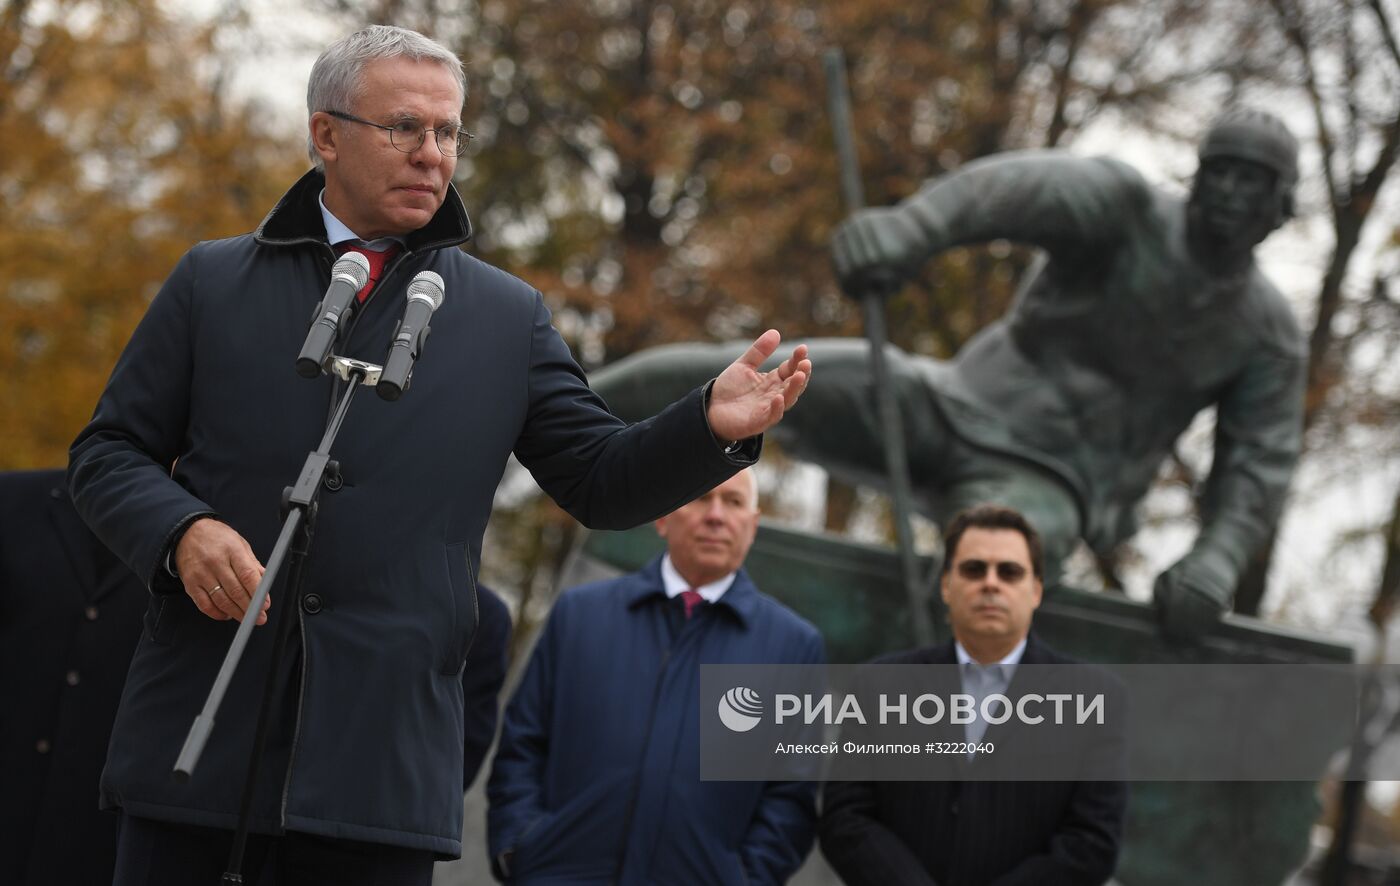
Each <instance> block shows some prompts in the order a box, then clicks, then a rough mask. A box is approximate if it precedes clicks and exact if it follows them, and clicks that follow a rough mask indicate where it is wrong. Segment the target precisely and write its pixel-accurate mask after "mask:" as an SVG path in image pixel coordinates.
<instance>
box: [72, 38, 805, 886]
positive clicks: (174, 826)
mask: <svg viewBox="0 0 1400 886" xmlns="http://www.w3.org/2000/svg"><path fill="white" fill-rule="evenodd" d="M464 99H465V80H464V75H463V71H462V65H461V62H460V60H459V59H458V58H457V57H456V56H455V55H454V54H453V53H452V52H451V51H449V50H447V49H446V48H445V47H443V46H441V45H440V44H438V43H436V42H434V41H432V40H429V39H428V38H426V37H424V36H423V35H421V34H417V33H414V32H412V31H406V30H404V29H401V28H394V27H385V26H375V27H370V28H366V29H364V30H363V31H360V32H358V33H356V34H352V35H350V36H349V37H346V38H344V39H343V40H340V41H337V42H336V43H335V44H333V45H332V46H331V47H329V48H328V49H327V50H326V51H325V52H324V53H322V55H321V57H320V58H318V59H317V61H316V63H315V65H314V66H313V68H312V72H311V78H310V85H309V88H308V90H307V112H308V130H309V135H308V147H309V151H310V155H311V158H312V160H313V162H314V163H315V166H316V168H315V169H312V170H311V171H309V172H308V173H306V175H304V176H303V177H302V178H301V179H300V180H299V181H298V182H297V183H296V184H294V185H293V186H292V188H291V190H290V191H288V193H287V194H286V196H284V197H283V198H282V200H281V202H280V203H279V204H278V205H277V206H276V207H275V208H274V209H273V210H272V212H271V213H270V214H269V215H268V216H267V218H266V219H265V220H264V221H263V222H262V224H261V225H259V226H258V228H257V230H256V231H255V232H254V233H252V234H247V235H244V236H241V237H234V238H230V239H227V240H220V241H214V242H208V243H201V244H199V245H197V246H195V247H194V248H193V249H191V250H190V251H189V252H188V253H187V254H186V255H185V257H184V258H183V259H182V260H181V262H180V264H179V265H178V267H177V268H176V270H175V271H174V273H173V274H172V275H171V276H170V277H169V278H168V279H167V281H166V283H165V285H164V286H163V287H162V289H161V291H160V293H159V294H158V295H157V296H156V298H155V300H154V302H153V303H152V304H151V307H150V309H149V310H148V312H147V314H146V316H145V318H144V319H143V320H142V322H141V324H140V326H139V327H138V328H137V330H136V332H135V333H134V334H133V336H132V338H131V341H130V343H129V344H128V345H127V348H126V350H125V352H124V353H123V354H122V357H121V359H120V360H119V361H118V364H117V366H116V368H115V370H114V372H113V374H112V377H111V380H110V381H109V383H108V386H107V389H106V390H105V391H104V393H103V395H102V398H101V400H100V402H99V403H98V406H97V409H96V412H95V414H94V416H93V419H92V422H91V423H90V424H89V425H88V427H87V428H86V429H84V430H83V432H82V433H81V434H80V435H79V437H78V439H77V440H76V441H75V443H74V444H73V448H72V452H71V459H70V468H69V482H70V485H71V487H72V490H73V494H74V496H73V497H74V503H75V504H76V505H77V507H78V510H79V512H80V513H81V514H82V516H83V517H84V519H85V520H86V521H87V523H88V524H89V525H90V526H91V527H92V528H93V530H94V531H95V532H96V533H97V535H98V536H99V538H100V539H101V540H102V541H103V543H105V544H106V545H107V546H108V547H109V548H111V549H112V550H113V551H114V552H115V553H116V554H117V555H118V556H119V557H120V558H121V559H122V560H123V561H124V562H125V563H126V564H127V565H128V566H129V567H130V568H131V569H132V570H133V571H134V572H135V573H136V574H137V576H138V577H140V579H141V580H142V581H143V582H144V583H145V584H146V585H147V586H148V587H149V589H150V590H151V592H152V594H151V598H150V603H149V607H148V610H147V613H146V618H145V628H146V630H145V634H144V636H143V637H142V640H141V643H140V646H139V648H138V650H137V653H136V656H135V658H134V660H133V662H132V667H131V671H130V675H129V677H128V680H127V682H126V688H125V692H124V695H123V697H122V703H121V708H120V710H119V712H118V714H117V719H116V724H115V727H114V729H113V738H112V742H111V745H110V748H109V752H108V756H107V766H106V770H105V771H104V774H103V779H102V798H101V799H102V804H103V805H104V806H105V807H109V808H110V807H120V808H121V810H122V814H123V818H122V825H121V836H120V845H119V849H118V861H117V873H116V879H115V882H116V883H117V884H120V886H130V884H146V883H213V882H218V881H219V880H220V879H221V878H220V875H221V873H222V872H223V871H224V870H225V869H226V859H228V857H229V847H230V836H231V831H232V829H233V828H234V827H235V823H236V822H237V821H238V820H239V810H240V796H241V793H242V786H243V782H244V778H245V772H246V771H247V767H248V763H249V750H250V748H251V747H252V746H253V742H254V734H255V728H256V725H255V724H256V723H257V721H258V711H259V709H260V706H261V704H262V699H263V695H264V693H263V686H264V685H265V680H268V677H267V676H266V675H267V674H268V671H269V662H270V660H271V657H272V656H271V649H272V645H273V637H272V634H273V632H272V631H268V630H262V629H259V630H255V631H253V632H252V635H251V639H250V640H249V642H248V644H247V647H246V653H245V654H244V656H243V658H242V661H241V665H240V669H239V671H238V672H237V673H236V674H235V675H234V679H233V681H232V682H231V683H230V684H229V686H228V691H227V695H226V696H225V697H224V698H223V702H222V707H221V708H220V710H219V717H218V721H217V723H216V724H215V725H214V726H213V728H212V732H211V733H210V737H209V741H208V744H207V745H206V746H205V748H204V752H203V756H202V757H201V759H200V763H199V766H198V768H197V769H196V770H195V771H194V773H193V774H192V776H191V777H190V779H189V781H188V783H184V784H180V783H177V782H176V781H175V780H174V779H173V778H172V777H171V767H172V764H173V762H174V761H175V759H176V756H177V754H178V753H179V750H180V747H181V742H182V741H183V737H184V735H185V734H186V732H187V730H188V729H189V726H190V724H191V722H193V720H194V717H195V715H196V714H197V713H198V712H199V710H200V707H201V705H202V703H203V700H204V698H205V697H206V695H207V694H208V692H209V689H210V685H211V683H212V682H213V679H214V676H215V673H216V671H217V669H218V666H219V662H220V661H221V659H222V658H223V656H224V653H225V651H226V650H227V649H228V648H229V645H230V642H231V640H232V638H233V636H234V629H235V627H236V625H235V622H237V621H238V620H239V619H241V618H242V617H243V615H244V612H245V611H246V610H247V609H248V608H249V605H250V603H251V596H252V594H253V593H254V591H255V590H256V588H257V585H258V583H259V580H260V579H261V577H262V574H263V571H264V566H263V564H264V562H265V561H266V558H267V557H268V554H269V553H270V551H271V550H272V548H273V543H274V541H275V539H276V536H277V534H278V531H279V528H280V527H281V521H280V519H279V517H278V502H279V501H280V500H281V494H282V489H283V487H284V486H286V485H288V484H290V483H293V482H294V481H296V479H297V477H298V475H299V473H300V466H301V465H302V463H303V461H304V459H305V458H306V456H307V453H308V452H309V451H310V450H311V449H312V448H313V447H315V446H316V442H317V441H318V440H319V439H321V436H322V432H323V430H324V428H325V427H326V420H327V416H328V414H329V407H330V406H331V405H332V404H334V403H336V402H338V401H339V400H340V395H341V394H342V392H343V390H344V384H345V382H343V381H340V380H338V379H336V378H333V377H332V376H330V375H328V374H321V375H319V376H316V377H314V378H312V379H310V380H308V379H304V378H299V377H298V375H297V373H296V372H294V371H293V367H294V366H297V364H298V363H299V362H302V361H298V359H297V356H298V353H299V352H300V351H301V349H302V345H303V342H304V341H305V339H306V336H307V326H308V318H309V317H310V316H311V315H312V313H313V310H314V309H315V308H316V305H317V303H318V300H320V299H321V297H322V293H324V292H326V291H327V284H328V282H329V281H330V279H331V269H332V266H333V263H334V262H336V261H337V256H338V255H340V254H341V253H342V252H344V251H346V250H353V251H356V252H360V253H362V254H363V256H364V260H365V262H366V263H367V264H368V266H369V271H370V273H369V275H368V277H369V279H368V282H366V283H364V284H363V286H362V287H361V288H360V291H359V293H358V297H356V296H355V295H354V294H348V297H349V303H350V308H349V309H348V310H347V313H348V312H350V311H353V314H352V316H351V318H350V319H349V320H348V321H347V322H344V324H343V326H344V328H343V329H342V330H341V331H340V332H339V335H338V341H337V342H336V343H335V346H334V353H335V354H336V355H338V356H344V357H350V358H354V359H358V360H361V361H364V362H367V363H374V364H382V363H384V362H385V355H386V353H388V350H389V345H390V342H391V341H392V340H393V337H394V335H395V329H396V326H397V324H398V321H399V319H400V318H401V317H403V316H404V315H405V304H406V292H405V291H406V288H407V284H408V282H409V280H410V279H412V278H414V277H415V276H417V275H418V274H420V273H422V272H424V271H431V272H433V273H435V274H437V275H439V276H440V277H441V279H442V280H443V281H444V284H445V296H446V297H445V299H444V300H443V302H442V304H441V306H440V307H438V308H437V309H436V311H435V313H433V316H432V328H433V336H432V344H431V346H430V347H428V348H427V349H426V351H425V352H424V353H423V355H422V358H421V359H419V360H418V362H417V366H416V368H415V370H414V374H413V378H412V387H411V389H409V390H408V391H407V392H406V393H405V395H404V396H403V398H402V399H399V400H397V401H396V402H392V403H389V402H384V401H382V400H379V399H376V398H373V397H370V398H368V399H366V396H361V397H360V399H358V400H356V401H355V402H354V403H353V404H351V408H350V409H349V412H348V414H347V415H346V416H345V421H344V428H343V432H342V433H341V434H340V435H339V436H338V437H337V438H336V440H335V446H334V450H333V452H332V457H334V458H335V459H336V460H337V461H338V462H339V466H340V467H339V471H338V474H337V475H336V476H335V477H334V478H330V477H328V478H327V480H328V482H327V483H326V484H325V492H324V494H322V495H321V496H320V498H319V501H318V508H319V511H318V516H317V518H316V524H317V525H316V539H315V544H314V546H313V548H312V550H311V552H310V556H309V558H308V560H307V563H306V568H305V570H304V581H303V583H302V586H301V591H300V596H299V598H298V599H286V598H287V595H288V590H287V585H286V583H285V580H279V583H278V584H277V585H275V586H274V587H273V589H272V597H273V598H276V599H278V600H279V601H283V606H282V607H280V608H279V607H272V608H271V609H269V610H267V611H265V612H262V613H259V614H258V615H257V616H256V618H257V620H258V621H260V622H268V621H279V620H282V619H294V620H295V621H285V622H283V623H285V624H288V625H289V626H290V627H292V629H293V630H292V632H291V634H290V637H291V640H290V642H289V644H288V646H289V648H288V650H287V654H286V655H285V656H284V657H283V658H282V661H281V665H280V666H279V667H278V668H277V670H276V671H274V672H273V673H272V674H271V678H270V681H269V682H268V683H267V684H266V685H270V686H271V687H272V695H271V698H272V701H273V705H274V706H273V707H272V708H271V709H270V710H271V716H270V718H269V719H268V721H267V722H268V729H267V746H266V750H265V752H264V753H263V755H262V758H261V767H260V769H259V770H258V778H257V780H256V783H255V788H254V790H253V794H252V800H251V805H250V808H251V827H252V834H253V836H252V839H251V841H250V842H249V844H248V852H247V856H246V860H247V866H246V867H245V871H246V872H247V874H248V877H247V879H248V881H249V882H258V877H259V875H260V873H263V874H267V875H268V876H267V877H265V878H264V880H263V881H262V882H264V883H268V882H276V883H279V884H284V886H285V884H296V886H315V884H336V886H371V884H393V886H405V884H419V886H426V884H428V883H429V882H430V880H431V878H432V868H433V862H434V861H435V860H436V859H438V858H452V857H456V856H457V855H459V854H460V852H461V833H462V815H463V807H462V785H463V781H464V779H463V766H464V741H463V733H464V725H465V724H464V712H463V705H464V700H463V690H462V682H461V673H462V670H463V668H464V667H465V666H466V662H467V658H468V654H469V650H470V649H471V647H472V645H473V636H474V634H475V633H476V632H477V628H478V621H479V618H478V613H479V602H478V598H477V593H476V572H477V568H478V565H479V563H480V562H481V542H482V534H483V532H484V530H485V527H486V522H487V519H488V518H489V516H490V514H491V505H492V499H493V494H494V491H495V489H496V485H497V483H498V482H499V481H500V478H501V475H502V472H503V471H504V469H505V465H506V462H507V459H508V458H509V457H510V456H511V455H512V454H513V455H514V456H515V457H516V458H518V459H519V461H520V462H521V464H523V465H525V466H526V467H527V468H528V469H529V470H530V471H531V472H532V473H533V475H534V478H535V480H536V481H538V483H539V484H540V486H541V487H542V488H543V489H544V490H545V491H546V492H547V493H549V494H550V495H551V496H552V497H553V498H554V499H555V500H556V501H557V502H558V503H559V504H560V505H561V506H562V507H564V508H565V509H566V510H567V511H569V513H571V514H572V515H574V516H575V517H576V518H577V519H579V520H580V521H581V522H583V523H585V524H587V525H591V526H596V527H600V528H622V527H630V526H634V525H637V524H639V523H642V522H646V521H647V520H650V519H653V518H655V517H658V516H660V515H662V514H665V513H667V512H669V511H672V510H674V509H675V508H677V507H679V506H681V505H683V504H685V503H686V502H687V501H689V500H690V499H692V498H694V497H695V496H697V495H699V494H701V493H702V492H704V491H706V490H708V489H710V488H712V487H713V486H715V485H717V484H719V483H721V482H723V481H724V480H725V479H726V478H728V477H729V476H731V475H733V474H734V473H735V472H736V471H738V470H739V469H741V468H742V467H744V466H746V465H748V464H750V463H752V462H753V461H754V460H755V459H756V458H757V455H758V450H759V444H760V439H759V436H758V435H760V434H761V433H762V432H763V431H764V430H766V429H767V428H768V427H769V426H770V425H771V424H772V423H773V422H776V421H777V420H778V418H779V417H781V415H782V414H783V411H784V410H785V409H786V408H787V407H789V406H791V405H792V404H793V403H794V402H795V401H796V399H797V397H798V396H799V395H800V393H801V391H802V389H803V388H804V387H805V385H806V380H807V377H808V373H810V371H811V363H810V361H808V360H806V355H805V351H801V349H799V351H800V352H799V353H798V354H796V355H795V356H794V357H792V358H791V359H789V360H787V361H785V362H784V363H783V364H782V365H781V366H780V367H779V368H778V369H776V370H773V371H771V372H767V373H761V372H759V371H758V366H759V364H761V363H762V362H763V360H764V359H765V358H766V357H767V356H769V355H770V354H772V352H773V350H774V349H775V348H776V347H777V345H778V339H779V336H778V333H777V332H776V331H774V330H770V331H768V332H767V333H765V334H764V335H763V336H762V337H760V339H759V340H758V341H757V342H756V343H755V346H754V349H753V351H752V352H751V353H749V354H748V355H746V357H745V358H744V359H743V360H741V361H738V362H736V363H735V364H733V369H732V371H729V372H727V373H725V374H723V375H721V376H718V377H717V378H716V379H715V380H714V381H713V382H712V383H710V384H707V385H704V386H697V387H696V389H695V390H694V391H692V392H690V394H689V395H688V396H686V397H684V398H681V399H680V400H679V401H678V402H676V403H675V404H673V405H672V406H671V407H669V408H667V409H665V410H662V411H661V413H660V414H658V415H657V416H655V417H653V418H652V419H649V420H647V421H643V422H639V423H637V424H635V425H627V424H626V423H624V422H623V421H621V420H620V419H618V418H616V417H615V416H613V415H612V414H611V413H610V412H609V411H608V409H607V406H606V405H605V404H604V403H603V401H602V400H601V399H600V398H599V397H597V396H596V395H595V394H594V393H593V392H592V391H591V390H590V389H589V387H588V384H587V382H586V380H585V378H584V375H583V372H582V370H581V369H580V368H579V367H578V365H577V364H576V363H575V362H574V359H573V357H572V356H571V355H570V353H569V349H568V347H567V345H566V344H565V343H564V341H563V339H562V338H561V337H560V335H559V333H558V332H557V331H556V330H555V329H554V327H553V326H552V325H551V323H550V314H549V310H548V309H547V308H546V307H545V304H544V300H543V298H542V297H541V294H540V293H539V292H538V291H537V290H535V289H534V288H533V287H531V286H530V285H528V284H527V283H525V282H523V281H521V280H518V279H516V278H514V277H512V276H510V275H509V274H506V273H504V272H503V271H500V270H498V269H496V268H493V267H491V266H489V265H487V264H485V263H483V262H481V261H479V260H477V259H475V258H474V257H472V256H470V255H468V254H467V253H465V252H463V251H462V250H460V249H459V248H458V247H459V246H460V245H462V244H463V243H465V242H466V241H467V240H468V238H469V237H470V236H471V232H472V228H471V224H470V222H469V221H468V218H467V213H466V209H465V207H464V206H463V204H462V201H461V199H460V197H459V196H458V194H457V192H456V190H455V189H454V188H453V186H452V179H453V175H454V173H455V171H456V165H457V157H458V155H459V154H460V153H461V152H462V150H463V148H464V147H465V145H466V144H467V140H468V138H469V136H467V134H466V133H465V132H464V131H463V129H462V118H461V114H462V107H463V101H464ZM352 261H353V260H352ZM347 264H348V263H347ZM356 282H358V281H356ZM298 368H301V367H300V366H298ZM309 368H310V369H311V370H315V369H316V368H317V367H316V365H315V361H312V363H311V366H310V367H309ZM313 374H314V373H313ZM399 392H400V393H402V390H401V389H400V391H399ZM283 579H285V576H284V577H283ZM114 665H116V663H114Z"/></svg>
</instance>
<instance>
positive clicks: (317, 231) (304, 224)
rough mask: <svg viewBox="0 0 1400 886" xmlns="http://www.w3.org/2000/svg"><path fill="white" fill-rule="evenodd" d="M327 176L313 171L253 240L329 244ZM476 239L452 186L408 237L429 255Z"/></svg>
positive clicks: (413, 247) (412, 248) (410, 247)
mask: <svg viewBox="0 0 1400 886" xmlns="http://www.w3.org/2000/svg"><path fill="white" fill-rule="evenodd" d="M325 186H326V177H325V175H324V174H323V173H322V172H321V171H320V170H319V169H312V170H310V171H308V172H307V173H306V175H303V176H302V177H301V178H300V179H298V180H297V183H296V184H294V185H292V187H291V189H290V190H288V191H287V193H286V194H283V195H282V199H281V200H279V201H277V205H276V206H274V207H273V208H272V211H271V212H269V213H268V214H267V218H265V219H263V220H262V224H260V225H258V229H257V231H256V232H254V234H253V238H254V239H255V240H256V241H257V242H258V243H262V244H265V245H268V246H291V245H294V244H301V243H325V242H326V226H325V223H324V222H322V221H321V204H320V199H319V198H320V195H321V191H322V189H323V188H325ZM471 236H472V223H471V219H469V218H467V209H466V207H465V206H463V205H462V198H461V196H460V195H459V194H458V193H457V188H456V187H455V186H454V185H452V184H450V183H449V184H448V186H447V198H446V199H445V200H443V201H442V206H441V207H440V208H439V209H438V211H437V213H436V214H435V215H433V217H432V219H431V220H430V221H429V222H428V223H427V224H426V225H424V226H423V227H421V228H419V229H418V230H416V231H413V232H411V233H410V234H409V235H408V237H407V238H405V243H404V247H405V249H406V251H408V252H425V251H428V250H432V249H442V248H444V247H448V246H459V245H461V244H463V243H465V242H467V241H468V240H470V239H471Z"/></svg>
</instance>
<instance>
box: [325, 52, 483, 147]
mask: <svg viewBox="0 0 1400 886" xmlns="http://www.w3.org/2000/svg"><path fill="white" fill-rule="evenodd" d="M383 58H409V59H412V60H413V61H430V62H437V63H438V64H440V65H442V66H443V67H444V68H447V69H448V70H449V71H451V72H452V76H453V77H455V78H456V79H457V91H458V92H460V93H461V94H462V100H463V101H464V102H465V101H466V98H467V77H466V75H465V74H464V73H463V72H462V60H461V59H459V58H458V57H457V55H456V53H454V52H453V51H452V50H450V49H448V48H447V47H446V46H443V45H442V44H441V43H439V42H437V41H436V40H433V39H431V38H429V37H424V36H423V35H422V34H420V33H418V32H417V31H410V30H408V29H407V28H396V27H393V26H392V25H370V26H369V27H368V28H365V29H363V30H360V31H356V32H355V33H353V34H351V35H350V36H348V37H343V38H341V39H340V40H337V41H336V42H334V43H332V44H331V45H330V46H327V47H326V51H325V52H323V53H321V57H320V58H318V59H316V64H314V65H312V66H311V78H310V80H309V81H308V82H307V84H306V116H307V117H308V118H309V117H310V116H311V115H312V114H314V113H316V112H317V111H343V112H346V113H350V112H351V110H352V109H353V108H354V105H355V99H357V98H358V97H359V94H360V90H361V88H362V85H363V84H361V82H360V80H361V77H360V75H361V74H363V73H364V69H365V65H367V64H369V63H370V62H372V61H378V60H379V59H383ZM306 153H307V155H308V156H309V157H310V158H311V162H312V163H314V164H316V168H317V169H324V168H325V164H324V163H322V162H321V155H320V154H318V153H316V144H315V142H314V141H313V140H312V138H311V136H310V135H309V134H308V135H307V137H306Z"/></svg>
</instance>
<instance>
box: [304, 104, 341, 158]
mask: <svg viewBox="0 0 1400 886" xmlns="http://www.w3.org/2000/svg"><path fill="white" fill-rule="evenodd" d="M307 125H308V126H310V128H311V144H312V146H313V147H315V149H316V153H317V154H320V155H321V160H322V161H327V162H328V161H331V160H334V159H335V157H336V134H337V133H336V129H335V118H334V117H332V116H331V115H330V114H327V113H326V112H325V111H317V112H316V113H314V114H312V115H311V120H310V122H309V123H308V124H307Z"/></svg>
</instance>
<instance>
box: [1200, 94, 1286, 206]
mask: <svg viewBox="0 0 1400 886" xmlns="http://www.w3.org/2000/svg"><path fill="white" fill-rule="evenodd" d="M1212 157H1236V158H1239V159H1241V160H1252V161H1253V162H1255V163H1259V164H1261V165H1263V166H1266V167H1268V168H1269V169H1271V170H1273V171H1274V173H1275V174H1276V175H1277V176H1278V186H1279V190H1280V191H1281V192H1282V193H1284V194H1288V193H1290V192H1291V191H1292V190H1293V186H1294V185H1296V184H1297V183H1298V140H1297V139H1295V138H1294V137H1293V133H1291V132H1289V131H1288V127H1287V126H1284V125H1283V121H1282V120H1280V119H1279V118H1277V117H1275V116H1274V115H1273V114H1270V113H1268V112H1267V111H1259V110H1255V109H1253V108H1230V109H1228V110H1226V111H1225V112H1224V113H1222V114H1221V115H1220V116H1219V117H1216V118H1215V122H1214V123H1212V124H1211V126H1210V130H1209V131H1208V132H1206V137H1205V138H1204V139H1202V140H1201V148H1200V158H1201V160H1202V162H1204V161H1206V160H1209V159H1211V158H1212Z"/></svg>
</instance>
